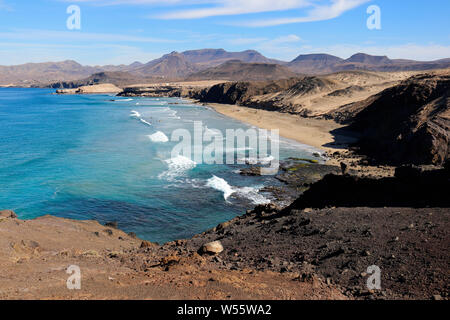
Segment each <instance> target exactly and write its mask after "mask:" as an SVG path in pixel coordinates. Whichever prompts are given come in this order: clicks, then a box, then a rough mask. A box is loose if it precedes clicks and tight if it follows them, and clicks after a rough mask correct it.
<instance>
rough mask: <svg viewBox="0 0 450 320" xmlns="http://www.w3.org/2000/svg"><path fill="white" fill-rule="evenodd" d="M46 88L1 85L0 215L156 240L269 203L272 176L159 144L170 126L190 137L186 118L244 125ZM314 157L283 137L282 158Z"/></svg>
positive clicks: (205, 112)
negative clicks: (87, 224)
mask: <svg viewBox="0 0 450 320" xmlns="http://www.w3.org/2000/svg"><path fill="white" fill-rule="evenodd" d="M53 92H54V91H53V90H46V89H10V88H4V89H0V209H13V210H14V211H16V212H17V214H18V215H19V217H20V218H22V219H31V218H35V217H38V216H42V215H45V214H51V215H55V216H60V217H65V218H72V219H95V220H98V221H99V222H101V223H105V222H108V221H117V222H118V224H119V227H120V228H121V229H122V230H124V231H127V232H135V233H136V234H137V235H138V236H139V237H141V238H143V239H147V240H150V241H157V242H161V243H162V242H166V241H170V240H173V239H182V238H187V237H190V236H192V235H194V234H196V233H199V232H203V231H205V230H206V229H208V228H211V227H213V226H215V225H217V224H218V223H220V222H223V221H226V220H229V219H231V218H233V217H235V216H236V215H240V214H243V213H244V212H245V210H246V209H249V208H252V207H253V206H255V205H256V204H259V203H264V202H267V201H268V200H269V195H266V194H263V193H260V192H258V191H259V189H261V188H262V187H263V186H264V185H267V184H269V183H270V184H274V183H276V181H275V180H274V179H273V177H242V176H240V175H239V174H238V172H237V170H238V169H239V168H242V167H245V165H217V164H213V165H206V164H195V163H193V162H191V161H189V160H188V159H185V158H177V159H171V151H172V148H173V147H174V145H176V142H171V141H166V137H168V138H169V139H170V137H171V134H172V132H173V131H174V130H175V129H180V128H185V129H187V130H190V131H191V132H192V131H193V121H199V120H201V121H202V122H203V125H204V126H205V130H207V129H206V128H210V129H211V128H213V129H219V130H221V131H222V132H225V129H238V128H243V129H248V128H249V126H247V125H245V124H243V123H241V122H238V121H234V120H232V119H229V118H227V117H224V116H222V115H220V114H218V113H216V112H215V111H213V110H211V109H209V108H207V107H204V106H198V105H194V104H191V103H189V102H185V101H182V100H180V99H175V98H170V99H156V98H151V99H150V98H133V99H126V98H119V97H113V96H111V95H82V96H79V95H76V96H57V95H53V94H52V93H53ZM205 145H206V144H205ZM228 151H229V150H228ZM314 151H316V150H314V149H313V148H310V147H307V146H304V145H300V144H297V143H295V142H292V141H288V140H284V139H281V143H280V157H281V158H286V157H290V156H294V157H308V158H313V156H312V153H313V152H314ZM230 152H231V151H230Z"/></svg>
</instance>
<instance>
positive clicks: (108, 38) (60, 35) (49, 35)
mask: <svg viewBox="0 0 450 320" xmlns="http://www.w3.org/2000/svg"><path fill="white" fill-rule="evenodd" d="M0 39H1V40H5V39H9V40H33V41H36V40H46V41H49V40H53V41H66V42H70V41H96V42H103V43H104V42H147V43H178V42H182V41H179V40H170V39H161V38H153V37H140V36H134V35H124V34H112V33H89V32H74V31H53V30H33V29H16V30H13V31H10V32H0Z"/></svg>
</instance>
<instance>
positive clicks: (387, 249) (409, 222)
mask: <svg viewBox="0 0 450 320" xmlns="http://www.w3.org/2000/svg"><path fill="white" fill-rule="evenodd" d="M236 60H239V61H236ZM449 63H450V62H449V61H448V59H444V60H439V61H434V62H416V61H409V60H391V59H389V58H387V57H384V56H381V57H376V56H369V55H365V54H356V55H354V56H352V57H350V58H349V59H346V60H344V59H341V58H338V57H333V56H329V55H303V56H299V57H298V58H296V59H295V60H293V61H291V62H281V61H276V60H272V59H268V58H266V57H264V56H262V55H260V54H259V53H257V52H256V51H244V52H240V53H230V52H226V51H224V50H214V49H208V50H196V51H187V52H183V53H178V52H172V53H170V54H168V55H165V56H163V57H161V58H160V59H156V60H154V61H150V62H148V63H146V64H142V63H134V64H132V65H130V66H106V67H90V69H84V67H82V66H79V65H76V64H73V63H69V62H66V63H64V65H62V66H60V67H61V68H62V69H61V70H59V69H58V68H56V69H55V66H54V65H52V66H51V69H53V70H59V71H58V72H56V73H55V74H53V76H52V78H49V77H47V78H46V79H52V80H55V81H51V82H42V79H40V78H33V76H32V75H33V71H32V70H34V68H35V67H36V68H38V69H37V70H40V72H41V73H43V74H45V72H44V71H45V70H44V71H42V70H43V69H41V68H46V67H48V66H46V65H39V66H34V65H33V66H26V67H25V66H21V67H17V68H18V69H17V70H16V69H8V68H6V69H5V68H3V69H0V75H1V74H2V73H1V72H3V73H5V72H7V73H8V74H9V72H12V71H11V70H16V71H17V73H16V74H17V75H19V74H20V72H25V71H26V70H28V71H26V72H28V73H26V75H27V76H26V77H24V76H23V75H22V76H20V79H22V80H23V79H26V80H24V81H25V82H22V84H24V83H26V85H27V86H28V85H34V86H38V87H50V88H57V89H59V90H61V91H59V92H58V93H61V94H83V93H105V92H108V93H118V96H126V97H180V98H184V99H190V100H191V101H193V102H195V103H200V104H204V105H205V106H210V107H212V108H214V109H215V110H216V111H217V112H220V113H222V114H224V115H226V116H229V117H232V118H235V119H237V120H240V121H243V122H246V123H249V124H251V125H254V126H257V127H260V128H266V129H280V134H281V135H282V136H284V137H287V138H290V139H293V140H296V141H299V142H301V143H304V144H307V145H311V146H314V147H317V148H320V149H322V153H321V154H319V153H318V154H317V155H316V157H317V158H318V159H319V158H321V157H324V158H326V159H327V161H326V163H325V164H320V163H319V160H311V159H294V158H290V159H287V160H285V161H283V162H282V163H281V167H280V171H279V172H278V174H277V175H276V176H275V177H274V179H275V180H277V181H278V182H281V183H282V186H281V187H280V186H279V184H277V186H275V185H274V186H266V188H265V189H266V190H265V191H267V192H270V193H272V195H273V198H274V199H276V200H274V201H273V203H271V204H269V205H265V206H258V207H256V208H254V209H253V208H249V210H248V211H247V212H242V215H241V216H239V217H236V218H235V219H233V220H231V221H228V222H224V223H222V224H220V225H218V226H217V227H216V228H214V229H212V230H208V231H205V232H204V233H202V234H199V235H195V236H193V238H191V239H179V240H177V241H173V242H170V243H166V244H156V243H150V242H148V241H143V240H140V239H137V238H136V236H135V235H134V234H126V233H124V232H122V231H120V230H119V229H120V225H119V226H117V225H116V224H115V223H114V222H111V223H109V224H108V225H105V226H103V225H100V224H99V223H97V222H95V221H72V220H67V219H61V218H56V217H51V216H44V217H41V218H38V219H34V220H30V221H22V220H19V219H17V218H16V216H15V214H14V213H13V212H11V211H2V212H1V215H0V234H1V237H0V269H1V270H2V275H1V277H0V298H2V299H35V298H39V299H434V300H442V299H445V300H446V299H448V298H449V286H448V281H449V275H450V265H449V263H450V253H449V251H448V248H449V244H450V238H449V232H448V231H449V230H450V225H449V214H450V209H449V208H450V203H449V197H448V190H449V189H450V175H449V172H450V171H449V170H450V162H449V161H450V160H449V159H450V100H449V97H450V69H448V67H449ZM71 67H73V68H76V69H77V70H78V72H77V73H76V74H75V73H73V75H76V79H75V78H72V79H68V78H67V77H66V73H65V72H66V71H67V72H69V71H70V68H71ZM10 68H12V67H10ZM30 68H31V69H30ZM441 68H442V69H441ZM445 68H447V69H445ZM5 70H6V71H5ZM24 70H25V71H24ZM64 70H65V71H64ZM240 71H242V72H240ZM18 77H19V76H18ZM0 78H1V79H2V82H1V83H3V84H10V83H14V82H15V81H16V79H15V78H8V77H3V78H2V77H0ZM31 78H33V79H31ZM28 79H31V80H28ZM258 173H259V167H258V166H257V165H248V166H247V167H246V168H245V169H244V170H242V171H241V174H242V175H243V176H245V175H258ZM5 209H7V208H5ZM217 241H218V242H217ZM70 265H78V266H79V267H80V268H81V272H82V289H81V290H74V291H72V290H68V289H67V288H66V280H67V278H68V277H69V275H68V274H66V272H65V270H66V269H67V267H68V266H70ZM371 265H377V266H379V267H380V269H381V274H382V277H381V281H382V289H380V290H368V288H367V286H366V280H367V278H368V277H369V276H370V275H369V274H368V271H367V268H368V267H369V266H371Z"/></svg>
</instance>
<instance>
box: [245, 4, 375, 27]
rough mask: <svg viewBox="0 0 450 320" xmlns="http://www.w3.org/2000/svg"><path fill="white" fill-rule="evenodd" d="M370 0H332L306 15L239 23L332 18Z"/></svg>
mask: <svg viewBox="0 0 450 320" xmlns="http://www.w3.org/2000/svg"><path fill="white" fill-rule="evenodd" d="M369 1H372V0H331V2H330V3H329V4H327V5H316V6H314V7H313V8H312V9H310V10H309V11H308V12H307V14H306V15H305V16H302V17H290V18H280V19H265V20H254V21H247V22H242V23H238V24H239V25H241V26H248V27H269V26H277V25H282V24H291V23H304V22H314V21H324V20H331V19H335V18H337V17H339V16H341V15H342V14H344V13H345V12H347V11H349V10H351V9H354V8H356V7H359V6H360V5H362V4H364V3H367V2H369Z"/></svg>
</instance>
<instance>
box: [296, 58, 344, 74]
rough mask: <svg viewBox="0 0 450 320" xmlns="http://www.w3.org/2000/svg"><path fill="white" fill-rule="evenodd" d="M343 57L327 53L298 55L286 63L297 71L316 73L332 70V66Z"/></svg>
mask: <svg viewBox="0 0 450 320" xmlns="http://www.w3.org/2000/svg"><path fill="white" fill-rule="evenodd" d="M342 61H344V59H341V58H338V57H335V56H332V55H329V54H307V55H300V56H298V57H297V58H295V59H294V60H292V61H291V62H289V63H288V67H289V68H290V69H291V70H293V71H296V72H299V73H307V74H318V73H329V72H332V71H333V66H334V65H336V64H338V63H340V62H342Z"/></svg>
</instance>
